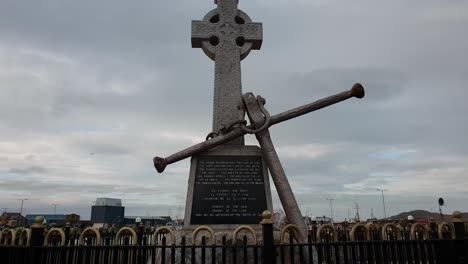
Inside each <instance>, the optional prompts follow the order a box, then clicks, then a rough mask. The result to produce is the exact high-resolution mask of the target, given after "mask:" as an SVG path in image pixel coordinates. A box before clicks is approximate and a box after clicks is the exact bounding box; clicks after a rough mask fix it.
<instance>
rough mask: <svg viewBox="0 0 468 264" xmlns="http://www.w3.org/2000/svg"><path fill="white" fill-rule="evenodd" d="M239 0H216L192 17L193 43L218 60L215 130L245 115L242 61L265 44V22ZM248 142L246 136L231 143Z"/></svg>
mask: <svg viewBox="0 0 468 264" xmlns="http://www.w3.org/2000/svg"><path fill="white" fill-rule="evenodd" d="M237 3H238V0H215V4H217V5H218V7H217V8H215V9H213V10H212V11H210V12H208V14H207V15H206V16H205V17H204V18H203V20H202V21H192V47H193V48H202V49H203V51H204V52H205V54H206V55H207V56H208V57H210V58H211V59H212V60H214V61H215V84H214V99H213V131H218V130H220V129H221V128H223V127H227V126H229V125H230V124H232V123H233V122H236V121H239V120H243V119H244V113H245V110H244V103H243V102H242V84H241V67H240V61H241V60H242V59H244V58H245V57H247V55H248V54H249V52H250V50H252V49H260V47H261V45H262V24H261V23H252V20H251V19H250V18H249V16H247V14H246V13H244V12H242V11H241V10H239V9H237ZM226 144H233V145H244V137H239V138H236V139H234V140H232V141H230V142H229V143H226Z"/></svg>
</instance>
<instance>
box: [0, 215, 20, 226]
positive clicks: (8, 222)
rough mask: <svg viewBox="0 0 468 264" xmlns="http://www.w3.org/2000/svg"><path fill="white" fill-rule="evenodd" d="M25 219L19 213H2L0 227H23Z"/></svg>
mask: <svg viewBox="0 0 468 264" xmlns="http://www.w3.org/2000/svg"><path fill="white" fill-rule="evenodd" d="M25 224H26V218H25V217H24V216H23V215H21V214H20V213H7V212H4V213H3V214H2V215H1V216H0V225H4V226H24V225H25Z"/></svg>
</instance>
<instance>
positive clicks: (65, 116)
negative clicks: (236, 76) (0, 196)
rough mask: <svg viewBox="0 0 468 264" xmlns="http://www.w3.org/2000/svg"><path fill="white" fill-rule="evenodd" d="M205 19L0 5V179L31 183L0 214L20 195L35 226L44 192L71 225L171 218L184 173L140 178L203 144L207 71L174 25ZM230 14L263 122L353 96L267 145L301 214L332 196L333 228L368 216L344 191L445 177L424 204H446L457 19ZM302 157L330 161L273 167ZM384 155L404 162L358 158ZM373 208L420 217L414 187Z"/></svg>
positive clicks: (136, 10) (197, 9) (198, 11)
mask: <svg viewBox="0 0 468 264" xmlns="http://www.w3.org/2000/svg"><path fill="white" fill-rule="evenodd" d="M214 7H215V5H213V2H212V1H207V2H205V4H203V3H199V2H195V1H188V0H186V1H166V2H161V1H143V2H139V3H130V2H126V1H120V0H119V1H112V2H110V1H100V2H98V3H95V2H92V1H84V2H83V1H81V2H73V3H72V2H67V1H65V2H64V1H46V2H34V3H23V2H21V1H9V0H7V1H3V2H2V3H1V4H0V29H1V30H2V35H1V36H0V65H1V66H2V67H0V69H2V70H0V85H1V86H2V89H0V98H2V99H0V119H1V122H0V131H1V132H0V135H1V137H0V138H1V139H0V144H4V145H5V146H7V147H8V151H10V152H5V153H8V155H7V157H3V156H2V158H1V159H0V162H1V163H0V164H1V166H2V167H4V168H11V169H10V172H11V173H13V172H14V173H15V174H18V173H19V174H21V175H22V176H23V177H25V176H27V175H30V174H31V175H30V177H29V178H28V179H32V180H34V181H36V182H35V183H28V182H23V183H19V182H15V181H11V179H9V178H7V177H3V178H2V176H0V179H1V180H2V184H0V191H1V192H5V193H7V194H6V195H5V197H4V198H5V199H6V198H9V197H12V196H13V195H14V194H13V193H12V192H20V193H22V194H24V193H28V192H29V193H30V194H31V197H33V196H34V197H36V198H37V197H39V198H40V199H39V198H38V200H41V202H42V205H41V203H39V202H38V203H37V204H35V206H36V207H37V208H44V210H46V209H47V206H46V205H45V204H47V202H46V200H47V199H57V197H55V196H53V195H52V194H51V193H53V192H54V190H58V192H59V193H60V195H62V196H67V195H66V194H67V193H73V194H74V195H76V199H77V201H68V202H67V204H69V206H70V208H77V210H81V211H82V212H84V214H88V213H89V211H87V210H88V209H85V208H86V207H84V206H80V201H81V202H83V203H88V200H90V201H92V200H94V199H95V198H96V196H98V195H101V194H102V195H117V196H122V198H123V199H124V202H125V199H127V200H128V201H129V205H131V207H133V208H134V209H129V210H130V211H129V212H131V214H141V213H143V214H146V213H145V212H146V211H148V208H150V211H151V210H154V211H158V212H160V213H159V214H163V213H164V214H166V213H167V211H168V209H169V208H171V207H172V210H173V211H175V207H176V206H177V205H182V206H183V205H184V203H185V193H186V190H187V178H188V168H189V165H188V161H187V160H185V161H183V162H182V163H179V164H175V165H171V166H170V167H168V169H167V171H166V172H165V173H164V174H156V172H155V170H154V168H153V167H152V162H151V159H152V157H153V156H154V155H161V156H163V155H170V154H172V153H173V152H175V151H177V150H180V149H182V148H184V147H188V146H190V145H191V144H193V143H194V142H193V141H194V138H201V140H203V137H204V136H205V135H206V134H207V133H208V132H209V131H210V130H211V109H212V96H213V77H214V76H213V69H214V64H213V62H212V61H211V60H209V59H208V58H207V57H206V56H205V55H204V54H203V52H202V51H201V50H196V49H191V47H190V20H192V19H201V18H202V17H203V16H204V14H205V13H206V12H207V11H209V10H210V9H211V8H214ZM240 7H241V8H242V9H243V10H244V11H246V12H247V13H248V14H249V15H250V16H251V18H252V19H253V20H254V21H258V22H263V23H264V24H263V26H264V43H263V46H262V50H260V51H253V52H252V53H251V54H250V55H249V57H247V58H246V59H245V60H244V61H243V62H242V69H243V71H242V78H243V89H244V91H245V92H247V91H252V92H254V93H255V94H260V95H262V96H263V97H265V98H266V100H267V105H266V106H267V108H268V109H269V111H270V113H271V114H276V113H279V112H281V111H284V110H288V109H290V108H292V107H296V106H299V105H301V104H305V103H309V102H311V101H314V100H317V99H320V98H322V97H325V96H328V95H331V94H334V93H337V92H341V91H343V90H347V89H349V88H350V87H351V86H352V84H354V83H355V82H361V83H362V84H363V85H364V87H365V88H366V97H365V98H364V99H362V100H357V99H350V100H348V101H346V102H343V103H340V104H337V105H334V106H332V107H329V108H326V109H323V110H320V111H317V112H315V113H311V114H309V115H306V116H303V117H300V118H298V119H296V120H291V121H288V122H286V123H283V124H278V125H275V126H274V127H272V128H271V129H270V132H271V134H272V138H273V141H274V143H275V145H276V146H277V147H279V151H278V153H279V155H280V158H282V162H283V166H284V168H285V170H286V172H287V174H288V177H289V179H290V181H291V185H293V186H294V188H295V189H297V191H298V192H297V196H298V200H300V201H303V203H304V205H303V207H304V208H305V207H309V208H310V212H311V213H313V214H317V215H318V214H328V212H329V208H328V204H327V203H326V201H324V198H326V196H334V197H336V201H335V202H336V205H335V206H336V208H337V212H336V213H337V215H339V216H340V217H343V218H344V217H346V209H347V208H350V207H352V206H353V203H352V202H353V200H357V201H358V202H359V203H360V205H361V208H363V209H362V210H363V212H362V214H363V215H369V214H370V208H374V212H375V213H376V214H377V213H378V212H379V211H378V209H376V208H380V201H379V200H378V199H379V196H378V195H379V194H378V193H376V194H371V193H372V190H367V189H366V190H365V191H364V193H362V192H361V193H358V192H359V191H360V190H359V188H371V187H372V186H370V185H387V184H389V181H401V182H404V180H405V178H404V177H406V178H409V179H411V178H412V177H413V178H415V177H420V176H419V175H424V174H425V173H426V174H428V173H431V172H433V171H434V170H440V172H441V173H444V174H447V175H441V179H440V181H438V182H439V183H440V188H441V190H440V194H443V193H444V192H449V191H450V190H447V189H446V188H448V187H447V186H451V185H450V182H452V183H453V182H461V183H462V182H463V179H462V178H461V176H460V175H463V171H461V172H460V171H456V172H454V171H453V168H460V170H461V169H462V168H464V167H465V163H464V161H465V160H466V157H467V156H468V154H467V152H466V149H468V145H467V144H468V141H467V140H464V138H465V135H466V134H467V133H468V126H467V123H466V122H465V119H466V118H465V113H466V112H467V110H468V109H467V104H466V102H465V99H466V97H467V96H468V93H467V91H468V90H467V89H466V87H465V86H466V83H467V82H468V77H467V76H468V67H466V61H467V60H468V58H467V55H466V54H467V53H466V52H464V51H465V47H466V46H467V45H468V42H467V41H468V38H466V34H465V28H466V25H467V24H468V17H467V16H466V12H464V11H465V10H466V9H467V7H468V6H467V4H466V3H464V2H460V1H449V2H440V1H435V0H434V1H432V0H431V1H412V2H411V3H407V2H406V1H392V2H388V3H376V2H374V1H370V0H365V1H364V0H363V1H358V2H352V3H351V2H346V1H302V0H301V1H263V0H262V1H260V0H258V1H240ZM2 52H3V53H2ZM248 138H249V140H251V138H252V137H251V136H250V137H248ZM24 142H28V144H26V143H24ZM37 142H42V144H50V147H51V148H50V149H47V151H46V153H44V154H42V153H40V151H42V150H43V149H44V148H42V147H37V146H36V144H30V143H37ZM44 142H45V143H44ZM254 142H255V141H254ZM38 144H39V143H38ZM305 144H321V145H326V146H335V147H336V146H338V147H337V149H336V151H334V152H331V153H328V154H327V155H324V156H322V157H319V158H317V159H309V160H307V159H295V158H290V157H288V156H287V155H286V153H284V152H283V153H282V152H281V151H280V148H281V147H285V146H302V145H305ZM4 145H1V146H4ZM52 147H54V148H52ZM388 149H396V150H408V149H411V150H416V151H417V152H416V153H414V154H411V155H409V156H408V157H406V158H407V159H406V160H404V159H401V160H385V159H375V158H373V157H372V155H371V154H373V153H379V152H382V151H385V150H388ZM2 151H3V149H2ZM90 152H95V153H96V154H95V156H91V155H90V154H89V153H90ZM50 153H52V154H50ZM0 154H3V153H0ZM45 154H47V155H45ZM26 155H34V156H35V158H34V159H26V160H25V159H24V157H25V156H26ZM36 163H37V164H39V163H40V164H46V165H44V168H46V170H47V171H45V172H43V174H41V175H46V176H43V177H45V178H46V179H49V181H50V183H49V182H48V183H47V184H46V183H44V182H42V183H41V182H37V178H35V176H34V175H32V174H34V173H33V171H34V170H31V168H33V167H34V166H37V164H36ZM35 173H38V172H37V171H36V172H35ZM385 173H387V174H388V175H392V176H391V177H393V178H391V177H390V176H388V175H387V174H385ZM386 175H387V176H386ZM436 175H437V173H432V174H431V175H430V177H431V181H432V182H433V181H434V179H433V178H434V177H436ZM442 177H446V178H442ZM63 182H68V184H64V183H63ZM119 184H120V185H119ZM353 184H354V185H353ZM459 185H460V186H463V185H462V184H459ZM345 186H348V187H349V186H355V187H356V188H355V189H352V188H346V187H345ZM431 188H432V187H431ZM422 190H426V189H422ZM438 194H439V193H438ZM60 195H59V197H60ZM68 196H70V195H68ZM403 196H405V197H403ZM464 196H466V192H465V193H463V192H459V191H457V192H456V193H453V194H450V196H449V199H448V200H449V201H452V204H453V207H451V208H450V210H451V209H452V208H453V209H455V208H456V207H458V208H457V209H458V210H463V208H466V205H464V204H463V203H462V202H461V201H463V199H464V198H463V197H464ZM139 197H143V198H139ZM64 199H65V198H64ZM386 199H388V201H389V210H390V212H392V210H394V211H395V213H397V212H399V211H400V210H404V209H414V208H416V207H421V208H423V209H424V207H430V205H431V203H432V199H433V197H432V196H430V195H427V194H422V193H421V192H420V191H419V189H418V188H417V187H414V188H413V193H408V194H403V195H402V194H398V195H396V194H392V192H391V191H389V193H388V197H386ZM168 200H171V201H172V204H170V205H169V204H167V201H168ZM275 201H276V205H275V207H278V202H277V201H278V199H277V197H276V198H275ZM407 201H411V202H407ZM64 202H65V201H64ZM6 203H7V202H6ZM8 203H9V202H8ZM59 203H60V202H59ZM163 203H166V204H163ZM146 204H149V205H150V206H146ZM2 205H3V204H2ZM5 206H6V207H9V206H7V205H6V204H5ZM41 206H42V207H41ZM447 210H449V209H448V208H447ZM338 211H339V212H338ZM139 212H140V213H139ZM161 212H162V213H161ZM352 215H353V213H352Z"/></svg>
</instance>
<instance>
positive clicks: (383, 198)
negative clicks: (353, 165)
mask: <svg viewBox="0 0 468 264" xmlns="http://www.w3.org/2000/svg"><path fill="white" fill-rule="evenodd" d="M376 190H377V191H379V192H382V204H383V213H384V218H387V212H386V211H385V197H384V193H383V192H384V191H387V190H385V189H379V188H377V189H376Z"/></svg>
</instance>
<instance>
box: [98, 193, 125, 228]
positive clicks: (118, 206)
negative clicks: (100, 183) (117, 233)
mask: <svg viewBox="0 0 468 264" xmlns="http://www.w3.org/2000/svg"><path fill="white" fill-rule="evenodd" d="M124 215H125V207H123V206H122V201H121V200H120V199H113V198H97V199H96V204H95V205H93V206H92V207H91V222H93V223H94V224H95V225H96V226H99V225H104V224H118V225H121V224H124V221H125V219H124Z"/></svg>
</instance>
